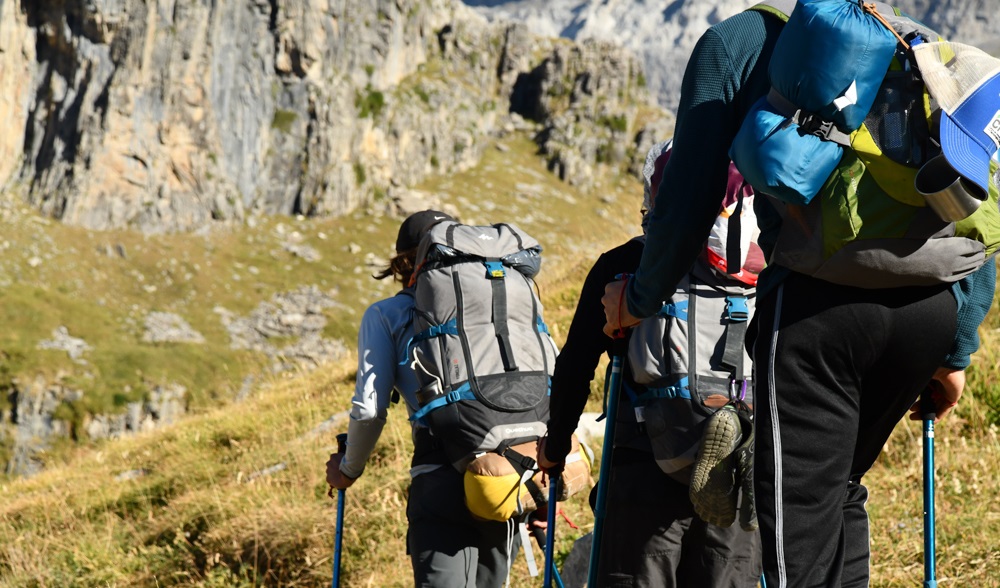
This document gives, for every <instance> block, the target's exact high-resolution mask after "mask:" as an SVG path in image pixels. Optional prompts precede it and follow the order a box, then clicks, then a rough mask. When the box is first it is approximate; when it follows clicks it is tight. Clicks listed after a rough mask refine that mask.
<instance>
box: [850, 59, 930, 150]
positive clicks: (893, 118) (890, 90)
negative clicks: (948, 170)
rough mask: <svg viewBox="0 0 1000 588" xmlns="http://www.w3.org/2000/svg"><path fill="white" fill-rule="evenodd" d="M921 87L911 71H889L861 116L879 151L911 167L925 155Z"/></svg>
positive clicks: (928, 134)
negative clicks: (866, 111) (865, 113)
mask: <svg viewBox="0 0 1000 588" xmlns="http://www.w3.org/2000/svg"><path fill="white" fill-rule="evenodd" d="M923 87H924V86H923V84H922V83H920V81H919V80H917V79H916V78H915V77H914V75H913V74H912V73H911V72H901V71H898V72H897V71H893V72H889V73H888V74H887V75H886V77H885V80H883V82H882V87H881V88H880V89H879V93H878V95H877V96H876V98H875V103H874V104H872V108H871V110H870V111H869V112H868V116H867V117H866V118H865V126H866V127H867V128H868V132H869V133H871V136H872V139H873V140H874V141H875V144H876V145H878V148H879V149H880V150H881V151H882V153H883V155H885V156H886V157H887V158H889V159H890V160H892V161H894V162H896V163H898V164H900V165H905V166H907V167H912V168H914V169H917V168H919V167H920V166H921V165H923V164H924V163H926V161H927V159H929V154H928V151H929V149H928V147H929V146H928V142H929V138H930V130H929V128H928V126H927V119H926V118H925V117H924V108H923Z"/></svg>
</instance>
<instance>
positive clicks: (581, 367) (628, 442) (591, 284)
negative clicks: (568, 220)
mask: <svg viewBox="0 0 1000 588" xmlns="http://www.w3.org/2000/svg"><path fill="white" fill-rule="evenodd" d="M642 248H643V243H642V240H640V239H632V240H630V241H628V242H626V243H623V244H622V245H619V246H618V247H615V248H614V249H611V250H610V251H607V252H605V253H603V254H602V255H601V256H600V257H599V258H598V259H597V262H596V263H594V266H593V267H592V268H591V269H590V273H589V274H587V279H586V281H585V282H584V283H583V289H582V290H581V291H580V300H579V302H578V303H577V306H576V313H575V314H574V315H573V322H572V323H571V324H570V328H569V334H568V335H567V337H566V343H565V345H563V348H562V350H561V351H560V352H559V357H558V358H557V359H556V366H555V375H554V376H553V377H552V397H551V403H550V416H549V423H548V425H549V426H548V428H549V437H548V440H547V441H546V446H545V456H546V457H547V458H548V459H550V460H552V461H556V462H558V461H562V459H563V458H565V457H566V454H567V453H569V449H570V442H571V437H572V435H573V431H575V430H576V427H577V425H578V424H579V422H580V415H581V414H583V409H584V407H585V406H586V404H587V398H588V397H589V395H590V384H591V382H592V381H593V379H594V372H595V370H596V369H597V366H598V364H599V363H600V360H601V355H603V354H605V353H610V352H611V346H612V340H611V339H610V338H609V337H608V336H607V335H605V334H604V306H603V305H602V304H601V297H602V296H603V295H604V286H605V285H606V284H607V283H608V282H612V281H614V280H615V276H617V275H618V274H622V273H627V274H631V273H634V272H635V269H636V268H637V267H638V266H639V260H640V258H641V257H642ZM623 378H624V381H625V384H626V385H629V384H631V382H632V379H631V375H630V373H629V370H628V365H627V362H625V365H624V367H623ZM615 447H616V448H619V447H627V448H630V449H637V450H640V451H645V452H650V453H651V449H650V446H649V440H648V438H647V437H646V436H645V435H642V434H640V432H639V430H638V426H637V423H636V420H635V412H634V410H633V408H632V404H631V403H630V402H629V399H628V396H627V394H625V393H624V392H623V393H622V394H620V395H619V409H618V419H617V423H616V428H615ZM650 459H652V457H650Z"/></svg>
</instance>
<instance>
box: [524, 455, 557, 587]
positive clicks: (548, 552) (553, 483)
mask: <svg viewBox="0 0 1000 588" xmlns="http://www.w3.org/2000/svg"><path fill="white" fill-rule="evenodd" d="M561 481H562V465H559V466H557V467H555V468H552V469H550V470H549V505H548V508H549V511H548V512H547V513H546V521H547V522H548V524H547V525H546V527H547V528H546V534H544V535H543V537H544V538H545V575H544V576H543V583H542V586H543V587H544V588H552V581H553V579H554V580H555V583H556V586H558V588H563V581H562V577H561V576H560V575H559V569H558V568H557V567H556V558H555V555H556V510H557V508H556V500H558V498H559V483H560V482H561ZM528 549H530V547H528Z"/></svg>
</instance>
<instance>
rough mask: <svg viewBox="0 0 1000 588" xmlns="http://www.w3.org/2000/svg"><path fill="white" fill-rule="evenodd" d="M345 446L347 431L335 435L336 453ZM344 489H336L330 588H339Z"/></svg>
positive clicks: (342, 539)
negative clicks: (335, 529) (335, 517)
mask: <svg viewBox="0 0 1000 588" xmlns="http://www.w3.org/2000/svg"><path fill="white" fill-rule="evenodd" d="M346 447H347V433H341V434H339V435H337V453H344V451H345V449H346ZM346 495H347V491H346V490H337V534H336V538H335V539H334V543H333V583H332V584H330V585H331V586H332V588H340V554H341V553H342V552H343V545H344V497H345V496H346Z"/></svg>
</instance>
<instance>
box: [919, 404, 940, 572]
mask: <svg viewBox="0 0 1000 588" xmlns="http://www.w3.org/2000/svg"><path fill="white" fill-rule="evenodd" d="M920 417H921V418H922V419H923V421H924V588H937V579H936V578H935V577H934V576H935V572H934V559H935V553H934V419H935V417H937V414H936V411H935V408H934V401H933V399H931V391H930V388H927V389H925V390H924V391H923V393H922V394H921V396H920Z"/></svg>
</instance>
